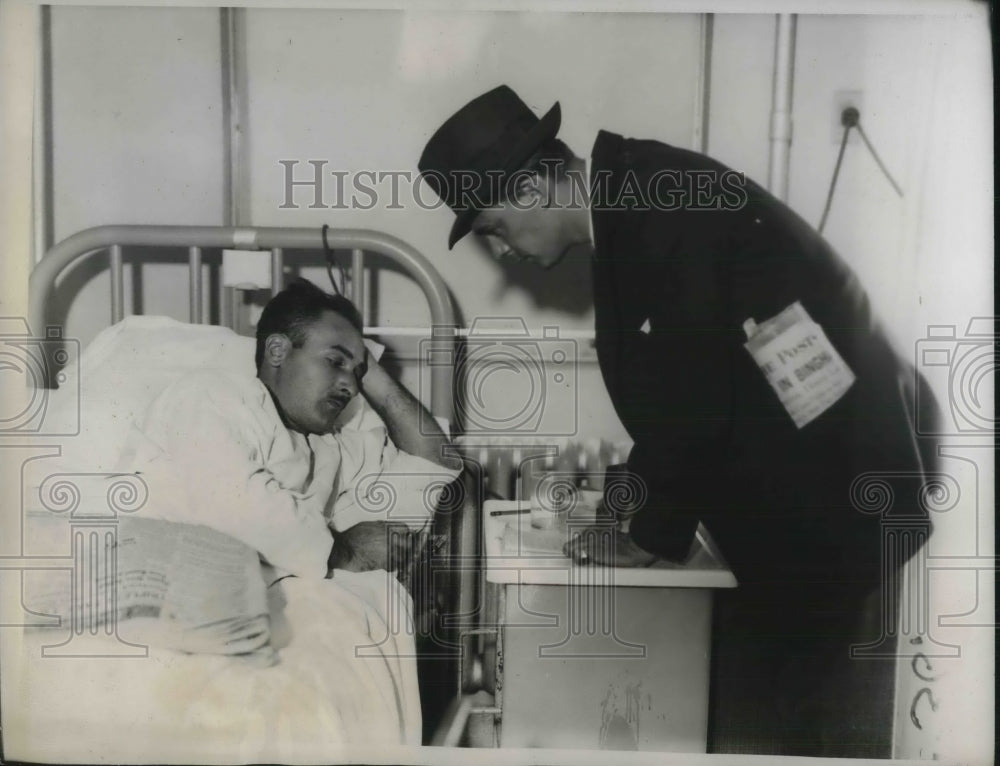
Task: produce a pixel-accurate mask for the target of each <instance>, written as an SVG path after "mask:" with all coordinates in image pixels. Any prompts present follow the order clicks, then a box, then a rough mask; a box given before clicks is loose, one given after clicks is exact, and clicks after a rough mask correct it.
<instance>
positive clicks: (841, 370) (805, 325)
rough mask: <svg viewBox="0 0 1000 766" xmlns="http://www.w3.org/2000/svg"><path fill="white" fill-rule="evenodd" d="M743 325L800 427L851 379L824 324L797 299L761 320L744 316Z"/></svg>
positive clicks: (756, 357)
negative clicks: (820, 323) (827, 334)
mask: <svg viewBox="0 0 1000 766" xmlns="http://www.w3.org/2000/svg"><path fill="white" fill-rule="evenodd" d="M743 330H744V332H745V333H746V335H747V342H746V343H744V344H743V347H744V348H745V349H746V350H747V351H749V352H750V355H751V356H752V357H753V359H754V361H755V362H756V363H757V366H758V367H759V368H760V370H761V372H763V373H764V377H765V378H767V382H768V383H769V384H770V385H771V388H773V389H774V392H775V393H776V394H777V395H778V399H779V400H780V401H781V404H782V405H783V406H784V408H785V410H786V411H787V412H788V414H789V415H790V416H791V418H792V420H793V421H794V423H795V425H796V427H798V428H802V427H804V426H805V425H807V424H808V423H810V422H812V421H813V420H815V419H816V418H817V417H819V416H820V415H822V414H823V413H824V412H826V411H827V410H828V409H829V408H830V407H832V406H833V405H834V404H835V403H836V402H837V401H838V400H839V399H840V398H841V397H842V396H843V395H844V394H846V393H847V390H848V389H849V388H850V387H851V385H852V384H853V383H854V381H855V377H854V373H853V372H852V371H851V368H850V367H848V366H847V363H846V362H845V361H844V360H843V359H842V358H841V356H840V354H838V353H837V349H835V348H834V347H833V344H832V343H830V340H829V338H827V337H826V333H825V332H823V328H822V327H820V326H819V325H818V324H816V322H814V321H813V320H812V317H810V316H809V314H808V312H807V311H806V310H805V309H804V308H803V307H802V304H801V303H799V302H798V301H796V302H795V303H793V304H792V305H791V306H789V307H788V308H786V309H785V310H784V311H782V312H781V313H780V314H778V315H777V316H775V317H772V318H771V319H767V320H765V321H764V322H761V324H759V325H758V324H757V323H756V322H754V320H753V319H748V320H746V322H744V323H743Z"/></svg>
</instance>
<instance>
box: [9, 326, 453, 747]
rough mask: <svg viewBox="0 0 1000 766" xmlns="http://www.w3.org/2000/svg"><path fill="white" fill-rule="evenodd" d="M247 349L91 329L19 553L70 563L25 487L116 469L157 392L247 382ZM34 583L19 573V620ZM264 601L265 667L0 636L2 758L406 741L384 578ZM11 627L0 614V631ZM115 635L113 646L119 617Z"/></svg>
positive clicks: (394, 598) (37, 636) (395, 622)
mask: <svg viewBox="0 0 1000 766" xmlns="http://www.w3.org/2000/svg"><path fill="white" fill-rule="evenodd" d="M253 346H254V342H253V340H252V339H250V338H244V337H240V336H237V335H235V334H234V333H232V332H231V331H229V330H226V329H224V328H219V327H209V326H194V325H185V324H183V323H180V322H176V321H174V320H171V319H167V318H163V317H131V318H129V319H127V320H125V321H124V322H122V323H119V324H118V325H115V326H113V327H111V328H109V329H107V330H105V331H104V332H102V333H101V334H100V335H99V336H98V337H97V338H96V339H95V341H94V342H93V343H92V344H91V346H90V347H89V348H88V349H87V351H86V352H85V353H84V354H83V355H82V357H81V360H80V363H79V365H74V366H73V367H71V368H69V369H67V370H66V375H65V377H64V382H63V383H62V385H61V387H60V390H58V391H55V392H52V393H51V394H50V395H49V397H48V407H47V412H46V423H47V426H48V427H49V428H50V429H52V430H59V429H60V425H61V424H65V425H66V426H67V427H66V428H65V429H64V430H63V433H64V434H65V435H63V436H59V437H52V438H47V439H46V444H48V445H51V446H58V447H59V450H60V454H59V455H58V456H52V457H47V458H43V459H39V460H34V461H31V462H30V463H28V464H26V465H25V467H24V470H23V473H22V477H21V480H22V487H23V495H22V504H23V507H22V508H21V509H20V510H21V518H22V544H21V548H22V550H21V554H22V555H27V556H69V554H70V547H69V520H68V519H66V515H65V514H62V515H59V516H58V517H54V516H53V514H51V513H50V512H47V511H45V510H44V509H42V508H40V507H39V497H38V489H37V488H38V487H39V486H41V484H42V482H43V481H44V480H45V479H46V478H47V477H50V476H52V475H53V474H57V473H70V474H89V473H106V472H109V471H114V470H116V468H117V465H116V464H117V462H118V457H119V452H120V450H121V447H122V446H123V445H124V443H125V440H126V438H127V435H128V431H129V429H130V427H131V425H132V423H136V422H140V421H141V418H142V416H143V414H144V413H145V410H146V408H147V407H148V405H149V403H151V402H152V401H153V399H154V398H155V397H156V396H157V395H158V394H159V393H160V392H161V391H162V390H163V389H165V388H166V386H168V385H169V384H170V383H171V382H172V381H174V380H176V379H177V378H179V377H180V376H181V375H183V374H185V373H186V372H189V371H193V370H199V369H201V370H203V369H224V370H245V371H247V372H248V373H249V374H252V373H253ZM78 391H79V396H78V394H77V392H78ZM356 402H357V403H358V405H363V404H364V403H363V402H362V401H361V397H358V399H357V400H356ZM78 411H79V413H80V417H79V424H80V427H79V432H78V433H77V432H75V430H74V429H73V428H72V425H73V423H74V422H75V418H76V413H77V412H78ZM342 417H343V418H344V427H347V428H354V429H356V430H366V429H369V428H375V427H380V426H382V423H381V420H379V419H378V416H377V415H376V414H375V413H374V411H373V410H371V408H370V407H365V406H355V407H353V408H351V410H350V411H348V412H346V413H345V415H344V416H342ZM432 480H434V477H427V481H428V482H429V481H432ZM81 483H83V484H86V483H87V482H86V481H83V482H81ZM418 489H419V488H418ZM414 492H416V490H414ZM418 494H419V493H418ZM65 574H66V582H67V587H68V583H69V572H66V573H65ZM39 576H41V574H40V573H33V572H26V573H24V574H23V576H22V579H23V585H22V594H21V596H22V598H21V600H22V604H23V605H24V606H25V607H26V608H27V609H29V610H30V608H31V598H30V593H31V582H32V579H33V578H35V577H39ZM15 598H16V596H15ZM269 600H270V607H271V611H272V645H273V646H274V647H275V648H276V649H277V652H278V658H279V662H278V663H277V664H276V665H274V666H273V667H259V666H253V665H250V664H248V663H247V662H246V661H245V660H241V659H238V658H231V657H230V658H227V657H222V656H208V655H184V654H180V653H176V652H170V651H166V650H162V649H155V648H150V649H149V656H148V657H146V658H138V659H137V658H118V657H108V658H92V657H74V658H57V657H43V656H42V647H43V646H46V645H53V644H59V643H62V642H63V641H65V640H66V637H67V636H68V635H69V631H68V629H67V628H46V629H39V628H32V629H26V630H23V631H22V630H19V629H17V628H6V629H4V630H0V644H2V646H3V650H4V651H3V659H4V663H5V664H4V671H5V676H6V678H5V683H4V684H3V688H4V694H5V696H4V699H3V700H2V705H3V710H4V743H5V750H6V754H7V755H8V756H9V757H16V758H19V759H23V760H37V761H66V760H77V761H81V762H123V761H124V762H177V761H186V762H195V763H207V762H213V763H214V762H240V761H257V762H294V761H301V760H307V761H309V760H315V759H317V758H318V759H320V760H326V761H336V760H339V757H338V754H342V753H343V752H344V748H353V747H355V746H371V745H379V746H383V745H388V746H393V745H397V746H402V745H407V746H411V745H419V744H420V738H421V716H420V702H419V694H418V688H417V679H416V651H415V646H414V634H413V629H412V622H411V619H410V618H411V615H410V609H411V606H412V603H411V600H410V598H409V595H408V594H407V593H406V591H405V589H403V588H402V587H401V586H400V585H399V583H398V582H397V581H396V580H395V578H394V577H392V576H391V575H388V574H387V573H385V572H383V571H377V572H369V573H364V574H353V573H349V572H343V571H338V572H337V573H336V576H335V577H334V579H332V580H306V579H297V578H288V579H284V580H282V581H280V582H279V583H278V584H277V585H275V586H273V587H272V589H271V590H270V591H269ZM7 603H9V602H7ZM15 603H16V601H15ZM22 617H23V615H22ZM16 621H17V620H16V617H15V616H14V615H9V614H5V615H4V622H5V623H6V624H8V625H10V624H11V623H12V622H14V623H16ZM26 621H27V620H26ZM120 633H121V634H123V635H125V636H127V633H128V628H127V623H123V624H122V625H121V626H120ZM105 640H107V641H113V640H114V639H110V638H109V639H105ZM365 647H368V648H367V649H365ZM109 653H110V654H113V651H112V652H109Z"/></svg>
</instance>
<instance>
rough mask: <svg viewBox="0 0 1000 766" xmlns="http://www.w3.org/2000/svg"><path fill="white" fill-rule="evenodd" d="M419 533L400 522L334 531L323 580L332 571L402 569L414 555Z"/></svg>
mask: <svg viewBox="0 0 1000 766" xmlns="http://www.w3.org/2000/svg"><path fill="white" fill-rule="evenodd" d="M419 539H420V536H419V533H417V532H413V531H411V530H410V528H409V527H408V526H406V525H405V524H402V523H400V522H391V521H364V522H361V523H360V524H355V525H354V526H353V527H351V528H350V529H345V530H344V531H343V532H337V533H335V536H334V542H333V550H332V551H331V552H330V559H329V561H328V570H329V571H328V573H327V577H332V576H333V570H334V569H346V570H347V571H349V572H370V571H372V570H375V569H385V570H386V571H388V572H400V571H403V570H405V568H406V567H407V566H408V564H409V562H410V561H411V560H412V558H413V556H414V554H415V552H416V551H415V548H416V546H417V544H418V542H419Z"/></svg>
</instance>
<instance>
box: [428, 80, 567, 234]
mask: <svg viewBox="0 0 1000 766" xmlns="http://www.w3.org/2000/svg"><path fill="white" fill-rule="evenodd" d="M560 120H561V112H560V110H559V104H558V102H557V103H556V104H555V106H553V107H552V108H551V109H549V111H548V112H546V114H545V116H543V117H542V118H541V119H539V118H538V117H536V116H535V113H534V112H532V111H531V109H530V108H528V105H527V104H525V103H524V102H523V101H522V100H521V99H520V98H519V97H518V95H517V94H516V93H515V92H514V91H513V90H511V89H510V88H509V87H507V86H506V85H501V86H499V87H497V88H494V89H493V90H491V91H488V92H486V93H484V94H483V95H481V96H479V97H478V98H475V99H473V100H472V101H470V102H469V103H468V104H466V105H465V106H463V107H462V108H461V109H459V110H458V111H457V112H455V114H453V115H452V116H451V117H449V118H448V120H447V121H446V122H445V123H444V125H442V126H441V127H440V128H438V130H437V132H436V133H435V134H434V135H433V136H431V140H430V141H428V142H427V146H425V147H424V152H423V154H422V155H420V162H419V163H418V167H419V169H420V173H421V177H422V178H423V179H424V181H426V182H427V185H428V186H430V187H431V189H433V190H434V193H435V194H437V196H438V197H439V198H440V199H441V200H443V201H444V202H445V203H447V205H448V206H449V207H450V208H451V209H452V210H453V211H455V215H456V218H455V223H454V224H453V225H452V227H451V234H450V235H449V236H448V249H449V250H450V249H451V248H452V247H454V246H455V243H456V242H458V240H460V239H461V238H462V237H464V236H465V235H466V234H468V233H469V230H470V229H471V228H472V221H473V219H474V218H475V217H476V215H477V214H478V213H479V211H480V210H481V209H482V208H484V207H487V206H489V205H492V204H497V203H498V202H500V201H501V199H502V196H501V194H500V186H501V184H502V181H503V179H504V178H506V177H507V176H509V175H510V174H511V173H513V172H515V171H517V170H520V169H521V168H522V167H523V166H524V164H525V163H526V162H527V161H528V160H529V159H531V156H532V155H533V154H534V153H535V152H536V151H537V150H538V148H539V147H540V146H541V145H542V144H544V143H545V142H546V141H549V140H550V139H552V138H555V136H556V133H558V132H559V123H560Z"/></svg>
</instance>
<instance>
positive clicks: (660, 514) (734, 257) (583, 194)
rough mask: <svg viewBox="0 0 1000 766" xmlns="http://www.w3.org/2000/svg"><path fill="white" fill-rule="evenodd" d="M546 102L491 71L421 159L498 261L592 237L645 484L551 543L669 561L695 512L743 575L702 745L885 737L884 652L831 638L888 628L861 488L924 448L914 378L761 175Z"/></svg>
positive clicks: (905, 466)
mask: <svg viewBox="0 0 1000 766" xmlns="http://www.w3.org/2000/svg"><path fill="white" fill-rule="evenodd" d="M559 124H560V110H559V105H558V104H556V105H555V106H554V107H553V108H552V109H551V110H550V111H549V112H548V113H547V114H545V115H544V116H543V117H542V118H541V119H539V118H538V117H536V116H535V114H534V113H533V112H532V111H531V109H529V108H528V107H527V106H526V105H525V104H524V103H523V102H522V101H521V99H520V98H519V97H518V96H517V95H516V94H515V93H514V91H512V90H511V89H510V88H508V87H506V86H500V87H498V88H495V89H493V90H491V91H489V92H487V93H485V94H483V95H481V96H480V97H478V98H477V99H475V100H473V101H472V102H470V103H469V104H467V105H466V106H465V107H463V108H462V109H461V110H459V111H458V112H457V113H456V114H455V115H453V116H452V117H451V118H449V120H448V121H447V122H445V123H444V125H442V126H441V128H440V129H439V130H438V131H437V132H436V133H435V134H434V135H433V137H432V138H431V139H430V141H429V142H428V143H427V146H426V148H425V150H424V153H423V155H422V157H421V160H420V163H419V166H420V170H421V171H422V173H423V178H424V179H425V181H426V182H427V183H428V184H429V185H430V186H431V187H432V189H433V190H434V191H435V193H437V194H438V196H439V197H440V198H441V199H442V200H444V201H445V202H447V203H448V204H449V206H450V207H451V208H452V209H453V210H454V212H455V213H456V216H457V217H456V220H455V222H454V226H453V228H452V231H451V235H450V237H449V247H451V246H453V245H454V244H455V242H457V241H458V239H460V238H461V237H463V236H464V235H465V234H467V233H468V232H470V231H472V232H474V233H475V234H476V235H478V236H479V237H480V238H481V240H482V241H483V242H484V243H485V244H486V245H487V247H489V249H490V251H491V253H492V254H493V256H494V257H495V258H498V259H500V260H508V259H513V260H516V261H529V262H532V263H535V264H537V265H539V266H541V267H543V268H552V267H555V266H556V264H558V263H559V261H560V260H562V259H563V258H565V257H567V255H568V254H570V253H572V256H571V257H577V256H578V255H579V254H580V253H581V252H583V253H587V254H589V257H590V258H591V262H592V269H593V285H594V288H593V289H594V305H595V322H596V346H597V353H598V359H599V362H600V366H601V371H602V374H603V377H604V381H605V383H606V385H607V388H608V391H609V393H610V395H611V399H612V402H613V403H614V406H615V410H616V412H617V414H618V416H619V418H620V419H621V421H622V423H623V425H624V426H625V427H626V429H627V430H628V432H629V435H630V436H631V437H632V439H633V441H634V446H633V448H632V451H631V453H630V454H629V457H628V462H627V471H628V473H629V474H630V475H631V476H632V477H634V478H635V479H636V480H637V481H638V482H639V483H640V484H641V486H642V487H643V490H642V493H641V494H642V496H643V497H644V500H643V502H642V504H641V506H640V507H638V509H631V510H633V511H634V516H632V517H631V519H630V521H629V523H628V525H627V531H626V527H625V525H622V526H620V527H619V528H618V530H617V531H616V532H614V534H613V539H612V542H613V545H611V546H608V545H607V544H606V542H607V541H606V540H605V541H604V542H605V544H603V545H602V544H601V541H600V540H599V539H598V536H597V535H594V534H590V535H586V534H585V535H582V536H581V537H579V538H577V539H576V540H575V541H573V542H571V543H570V544H569V545H568V546H567V553H568V554H569V555H571V556H573V557H574V558H575V559H576V560H577V561H579V562H591V563H597V564H601V563H607V564H615V565H617V566H645V565H648V564H650V563H651V562H653V561H654V560H656V559H657V558H659V557H662V558H668V559H673V560H683V559H684V557H685V556H686V554H687V552H688V550H689V549H690V547H691V543H692V537H693V534H694V530H695V528H696V526H697V524H698V523H699V522H702V523H704V524H705V526H706V527H707V528H708V529H709V531H710V533H711V534H712V536H713V537H714V539H715V541H716V542H717V543H718V545H719V546H720V548H721V550H722V552H723V555H724V556H725V557H726V559H727V561H728V563H729V564H730V565H731V566H732V568H733V571H734V573H735V574H736V576H737V579H738V580H739V583H740V585H739V587H738V588H736V589H735V590H733V591H731V592H722V593H720V595H719V596H718V597H717V600H716V617H715V627H714V645H713V657H712V667H713V682H712V690H711V703H710V704H711V713H710V719H711V723H710V725H711V727H712V730H711V732H710V746H711V747H712V749H714V750H716V751H733V750H735V751H740V752H764V753H776V754H797V755H834V756H836V755H840V756H888V755H889V750H888V748H889V745H890V739H889V738H890V736H891V715H892V698H893V692H894V685H893V677H894V676H893V662H892V660H886V659H883V660H870V659H852V658H851V655H850V649H851V646H852V645H859V644H864V643H865V642H871V641H874V640H876V639H878V638H879V634H880V632H881V633H885V632H888V633H890V634H892V635H895V630H894V627H895V626H894V624H892V621H893V620H894V619H895V614H894V613H892V612H891V610H888V611H887V610H886V609H883V608H880V607H881V601H882V599H881V598H880V597H881V595H882V594H883V593H894V592H895V590H894V588H895V584H894V580H895V573H896V572H897V571H898V569H899V567H900V566H902V564H903V563H904V562H903V561H900V560H896V561H886V557H885V555H884V549H885V544H884V539H883V538H884V534H883V524H884V519H883V518H881V517H880V516H879V515H878V514H872V513H864V512H862V510H863V509H859V507H858V502H857V493H858V491H859V487H861V483H860V482H862V481H863V480H864V479H865V478H866V477H871V476H873V475H878V476H884V477H888V478H887V479H885V481H886V482H887V483H888V486H889V487H890V491H892V489H894V488H898V489H900V491H903V488H902V487H897V485H899V484H900V482H907V481H910V482H912V481H913V480H914V479H915V478H916V479H919V478H920V477H921V476H922V475H923V474H924V472H926V471H928V470H930V468H931V466H930V465H929V461H930V459H931V455H930V449H928V448H926V447H925V446H924V445H922V444H920V443H919V442H918V440H917V439H916V438H915V434H914V422H913V421H914V418H913V415H912V404H913V402H914V401H916V398H915V397H914V396H913V388H914V386H915V385H923V381H922V380H921V379H920V378H919V376H917V375H916V373H915V371H914V370H913V368H912V366H910V365H908V364H907V363H906V362H904V361H903V360H902V359H901V358H900V357H899V356H898V355H897V354H896V353H895V352H894V350H893V349H892V347H891V346H890V343H889V342H888V340H887V339H886V336H885V334H884V333H883V332H882V330H881V329H880V328H879V326H878V322H877V319H876V317H875V316H874V314H873V313H872V310H871V308H870V306H869V303H868V299H867V297H866V295H865V292H864V290H863V289H862V287H861V285H860V284H859V282H858V280H857V278H856V277H855V275H854V274H853V273H852V272H851V270H850V268H849V267H848V266H847V265H846V264H845V263H844V262H843V261H842V260H841V259H840V258H839V257H838V255H837V254H836V253H835V252H834V251H833V250H832V249H831V248H830V247H829V245H827V243H826V242H825V241H824V240H823V239H822V238H821V237H820V236H819V235H818V234H817V233H816V232H815V231H814V230H813V229H812V228H811V227H810V226H809V225H807V224H806V223H805V222H804V221H802V219H800V218H799V217H798V216H797V215H796V214H795V213H794V212H793V211H792V210H790V209H789V208H788V207H787V206H786V205H784V204H783V203H781V202H780V201H779V200H777V199H775V198H774V197H773V196H771V195H770V194H768V193H767V192H766V191H765V190H764V189H762V188H760V187H759V186H757V185H756V184H755V183H753V182H752V181H750V180H748V179H746V178H745V177H744V176H743V175H742V174H740V173H737V172H735V171H733V170H731V169H730V168H727V167H725V166H724V165H722V164H720V163H718V162H716V161H714V160H712V159H711V158H709V157H706V156H704V155H702V154H698V153H695V152H692V151H688V150H684V149H680V148H676V147H672V146H668V145H666V144H663V143H660V142H658V141H651V140H638V139H631V138H624V137H622V136H620V135H616V134H614V133H611V132H606V131H601V132H600V133H599V134H598V136H597V138H596V141H595V143H594V145H593V149H592V151H591V154H590V159H589V161H586V160H584V159H581V158H579V157H577V156H575V155H574V154H573V153H572V152H571V151H570V150H569V149H568V148H567V147H566V146H565V144H563V143H562V142H561V141H559V140H558V139H557V138H556V135H557V132H558V129H559ZM927 399H928V397H927V396H926V392H925V391H922V396H921V399H920V401H923V402H926V401H927ZM910 494H913V493H912V492H910ZM913 506H914V507H912V508H911V507H906V508H905V509H904V512H905V513H906V514H908V515H909V516H912V519H911V520H912V521H915V522H916V523H917V524H918V525H919V524H925V525H926V530H927V533H928V534H929V531H930V524H929V520H928V519H927V512H926V510H923V509H922V508H920V507H919V506H918V504H917V503H913ZM922 539H926V535H925V536H924V537H923V538H922ZM911 553H912V551H909V552H908V554H907V555H909V554H911ZM886 626H891V627H892V628H893V629H892V630H888V631H887V630H886Z"/></svg>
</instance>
